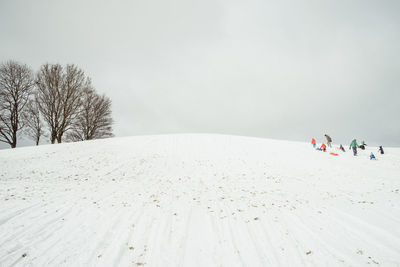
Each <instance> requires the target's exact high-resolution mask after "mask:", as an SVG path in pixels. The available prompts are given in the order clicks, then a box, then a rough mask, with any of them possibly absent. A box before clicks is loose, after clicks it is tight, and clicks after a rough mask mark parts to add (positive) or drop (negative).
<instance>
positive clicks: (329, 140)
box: [325, 134, 332, 147]
mask: <svg viewBox="0 0 400 267" xmlns="http://www.w3.org/2000/svg"><path fill="white" fill-rule="evenodd" d="M325 137H326V143H327V145H328V146H329V147H332V146H331V143H332V138H331V137H330V136H329V135H327V134H326V135H325Z"/></svg>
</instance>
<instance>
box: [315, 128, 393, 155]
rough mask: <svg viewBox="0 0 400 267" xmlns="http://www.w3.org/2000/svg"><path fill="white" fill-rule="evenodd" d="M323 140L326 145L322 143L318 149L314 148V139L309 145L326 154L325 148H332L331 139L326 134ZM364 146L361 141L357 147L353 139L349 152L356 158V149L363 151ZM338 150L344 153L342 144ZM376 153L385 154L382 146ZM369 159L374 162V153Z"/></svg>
mask: <svg viewBox="0 0 400 267" xmlns="http://www.w3.org/2000/svg"><path fill="white" fill-rule="evenodd" d="M325 138H326V145H325V144H324V143H322V145H321V147H318V148H317V147H316V146H317V141H316V140H315V138H312V139H311V144H312V146H313V147H314V148H316V149H317V150H320V151H324V152H326V147H327V146H328V147H332V138H331V137H330V136H329V135H327V134H325ZM366 146H367V144H366V143H365V142H364V141H362V142H361V144H360V145H358V144H357V140H356V139H353V141H351V143H350V146H349V150H353V155H354V156H357V148H360V149H362V150H365V147H366ZM339 149H340V150H341V151H343V152H346V150H345V149H344V147H343V146H342V144H340V147H339ZM378 152H379V153H381V154H384V153H385V152H384V151H383V147H382V146H379V149H378ZM369 157H370V159H371V160H376V157H375V155H374V153H372V152H371V154H370V156H369Z"/></svg>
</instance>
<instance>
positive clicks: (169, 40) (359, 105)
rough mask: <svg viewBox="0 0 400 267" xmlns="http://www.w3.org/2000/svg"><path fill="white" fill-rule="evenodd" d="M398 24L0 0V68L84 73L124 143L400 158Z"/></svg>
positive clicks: (253, 10) (244, 11)
mask: <svg viewBox="0 0 400 267" xmlns="http://www.w3.org/2000/svg"><path fill="white" fill-rule="evenodd" d="M399 14H400V1H376V0H370V1H368V0H359V1H357V0H354V1H348V0H345V1H344V0H343V1H340V0H339V1H338V0H332V1H319V0H314V1H311V0H310V1H304V0H303V1H266V0H246V1H235V0H234V1H232V0H229V1H228V0H226V1H210V0H201V1H187V0H157V1H156V0H146V1H138V0H130V1H128V0H125V1H123V0H120V1H99V0H95V1H94V0H93V1H82V0H79V1H78V0H69V1H54V0H48V1H44V0H40V1H19V0H10V1H8V0H0V32H1V35H0V62H4V61H6V60H8V59H14V60H18V61H20V62H23V63H26V64H28V65H30V66H31V67H32V68H34V69H35V70H38V68H39V66H40V65H41V64H43V63H46V62H49V63H61V64H67V63H75V64H77V65H78V66H80V67H81V68H83V69H84V70H85V71H86V73H87V74H88V75H89V76H90V77H91V78H92V80H93V83H94V85H95V86H96V88H97V90H98V91H99V92H104V93H106V94H107V95H108V96H110V97H111V99H112V101H113V117H114V119H115V125H114V128H115V134H116V136H127V135H142V134H162V133H192V132H206V133H224V134H238V135H248V136H260V137H269V138H277V139H289V140H306V141H309V139H311V137H316V138H317V139H318V140H322V137H323V135H324V134H325V133H329V134H330V135H331V136H332V138H333V141H334V142H338V143H343V144H346V145H348V143H350V141H351V139H353V138H357V139H358V140H360V141H361V140H365V141H366V142H367V144H368V143H370V144H372V145H380V144H383V145H390V146H400V105H399V100H400V88H399V85H400V53H399V47H400V16H399ZM31 143H32V142H30V143H29V144H31ZM0 146H2V147H4V145H0Z"/></svg>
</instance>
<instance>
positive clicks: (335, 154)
mask: <svg viewBox="0 0 400 267" xmlns="http://www.w3.org/2000/svg"><path fill="white" fill-rule="evenodd" d="M329 154H331V155H332V156H339V154H337V153H333V152H331V153H329Z"/></svg>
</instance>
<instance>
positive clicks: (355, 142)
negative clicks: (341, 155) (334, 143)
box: [350, 140, 358, 147]
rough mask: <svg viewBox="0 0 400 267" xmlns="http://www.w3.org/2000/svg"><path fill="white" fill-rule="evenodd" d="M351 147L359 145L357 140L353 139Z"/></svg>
mask: <svg viewBox="0 0 400 267" xmlns="http://www.w3.org/2000/svg"><path fill="white" fill-rule="evenodd" d="M350 147H358V144H357V141H356V140H353V141H351V144H350Z"/></svg>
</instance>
